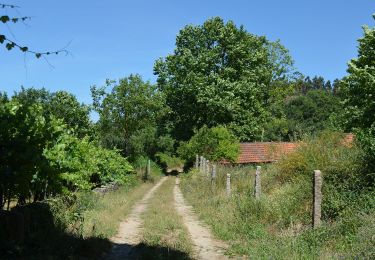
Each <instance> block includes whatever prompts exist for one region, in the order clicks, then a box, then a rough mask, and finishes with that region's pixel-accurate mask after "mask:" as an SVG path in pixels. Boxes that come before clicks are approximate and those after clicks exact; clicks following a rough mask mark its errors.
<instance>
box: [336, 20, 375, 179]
mask: <svg viewBox="0 0 375 260" xmlns="http://www.w3.org/2000/svg"><path fill="white" fill-rule="evenodd" d="M374 19H375V16H374ZM363 33H364V35H363V37H362V38H360V39H359V40H358V42H359V46H358V57H357V58H356V59H352V60H351V61H350V62H349V67H348V75H347V76H346V77H345V78H344V79H343V88H344V89H343V96H344V98H345V101H344V105H345V119H346V120H345V121H344V122H343V123H344V126H345V127H346V129H347V130H351V131H353V130H354V131H355V132H357V133H358V135H357V136H358V139H359V140H360V141H361V144H362V145H363V146H364V149H365V150H366V152H367V156H368V161H374V159H375V148H374V147H375V130H374V129H375V102H374V98H375V63H374V61H375V50H374V45H375V28H374V27H368V26H364V27H363ZM368 167H369V171H372V177H371V178H372V181H373V182H375V175H374V173H373V172H374V171H375V163H372V164H371V163H370V164H368Z"/></svg>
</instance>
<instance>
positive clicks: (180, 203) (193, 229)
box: [173, 178, 228, 260]
mask: <svg viewBox="0 0 375 260" xmlns="http://www.w3.org/2000/svg"><path fill="white" fill-rule="evenodd" d="M179 181H180V180H179V179H178V178H177V179H176V185H175V187H174V191H173V193H174V201H175V207H176V210H177V212H178V213H179V214H180V216H181V217H182V219H183V221H184V224H185V225H186V227H187V229H188V231H189V233H190V235H191V238H192V240H193V243H194V251H195V258H197V259H202V260H206V259H207V260H208V259H228V257H226V256H225V255H224V250H225V248H226V247H227V246H226V244H225V243H224V242H222V241H219V240H216V239H214V237H213V235H212V234H211V232H210V229H209V228H207V227H205V226H204V225H203V224H202V223H201V222H200V221H199V219H198V217H197V216H196V214H195V213H194V212H193V210H192V207H191V206H188V205H186V203H185V200H184V197H183V195H182V193H181V190H180V187H179Z"/></svg>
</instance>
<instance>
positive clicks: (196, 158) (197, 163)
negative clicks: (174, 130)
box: [195, 154, 199, 170]
mask: <svg viewBox="0 0 375 260" xmlns="http://www.w3.org/2000/svg"><path fill="white" fill-rule="evenodd" d="M198 167H199V156H198V154H196V155H195V169H196V170H198Z"/></svg>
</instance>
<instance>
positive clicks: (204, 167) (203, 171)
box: [202, 157, 207, 174]
mask: <svg viewBox="0 0 375 260" xmlns="http://www.w3.org/2000/svg"><path fill="white" fill-rule="evenodd" d="M206 163H207V161H206V158H204V157H203V165H202V173H203V174H204V173H205V172H206Z"/></svg>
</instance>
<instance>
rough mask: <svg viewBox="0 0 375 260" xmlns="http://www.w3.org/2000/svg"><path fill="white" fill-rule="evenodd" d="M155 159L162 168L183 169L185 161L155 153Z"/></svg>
mask: <svg viewBox="0 0 375 260" xmlns="http://www.w3.org/2000/svg"><path fill="white" fill-rule="evenodd" d="M155 157H156V158H157V159H158V161H159V163H160V164H161V165H162V167H163V168H168V169H175V168H183V167H184V164H185V161H184V160H182V159H181V158H178V157H175V156H172V155H169V154H166V153H157V154H156V155H155Z"/></svg>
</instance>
